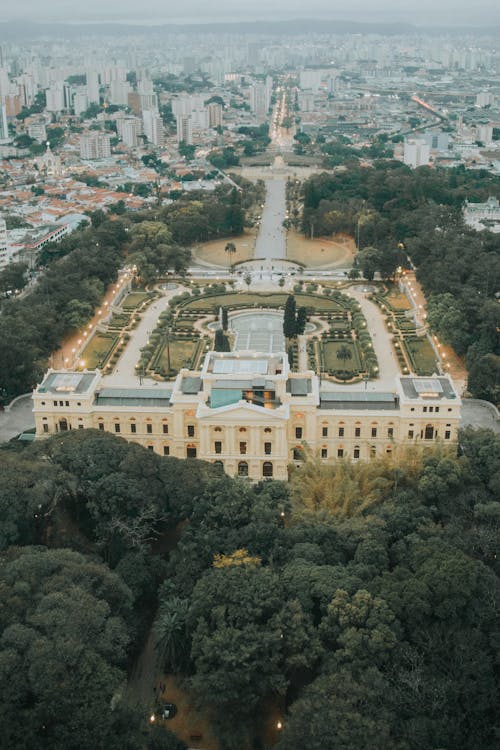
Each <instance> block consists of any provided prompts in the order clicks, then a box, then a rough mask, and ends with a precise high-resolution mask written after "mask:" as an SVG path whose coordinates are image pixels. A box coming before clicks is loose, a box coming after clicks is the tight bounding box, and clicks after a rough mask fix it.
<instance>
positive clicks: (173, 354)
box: [156, 339, 198, 372]
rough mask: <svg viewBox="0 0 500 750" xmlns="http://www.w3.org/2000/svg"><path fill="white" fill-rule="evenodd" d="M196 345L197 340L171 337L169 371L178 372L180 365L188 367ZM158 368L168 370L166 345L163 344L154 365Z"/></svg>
mask: <svg viewBox="0 0 500 750" xmlns="http://www.w3.org/2000/svg"><path fill="white" fill-rule="evenodd" d="M197 346H198V340H196V341H188V340H183V339H182V340H178V339H171V341H170V368H171V371H172V370H175V371H176V372H178V371H179V370H180V369H181V367H190V365H191V360H192V358H193V354H194V353H195V350H196V347H197ZM156 367H157V369H158V370H162V371H164V372H168V356H167V347H166V345H164V346H163V349H162V352H161V355H160V357H159V358H158V360H157V365H156Z"/></svg>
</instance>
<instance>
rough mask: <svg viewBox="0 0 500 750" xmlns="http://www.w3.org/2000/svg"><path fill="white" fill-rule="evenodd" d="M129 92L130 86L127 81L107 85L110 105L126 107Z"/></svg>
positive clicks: (114, 81)
mask: <svg viewBox="0 0 500 750" xmlns="http://www.w3.org/2000/svg"><path fill="white" fill-rule="evenodd" d="M130 91H131V86H130V83H129V82H128V81H116V80H113V81H111V83H110V84H109V101H110V104H118V105H120V106H127V104H128V95H129V93H130Z"/></svg>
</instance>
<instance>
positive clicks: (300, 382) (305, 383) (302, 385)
mask: <svg viewBox="0 0 500 750" xmlns="http://www.w3.org/2000/svg"><path fill="white" fill-rule="evenodd" d="M286 390H287V393H291V394H292V396H307V395H308V394H309V393H312V382H311V378H289V380H287V383H286Z"/></svg>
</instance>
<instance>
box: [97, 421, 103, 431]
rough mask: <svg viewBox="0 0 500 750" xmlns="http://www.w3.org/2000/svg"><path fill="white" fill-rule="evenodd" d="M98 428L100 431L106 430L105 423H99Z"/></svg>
mask: <svg viewBox="0 0 500 750" xmlns="http://www.w3.org/2000/svg"><path fill="white" fill-rule="evenodd" d="M98 427H99V429H100V430H104V422H99V425H98Z"/></svg>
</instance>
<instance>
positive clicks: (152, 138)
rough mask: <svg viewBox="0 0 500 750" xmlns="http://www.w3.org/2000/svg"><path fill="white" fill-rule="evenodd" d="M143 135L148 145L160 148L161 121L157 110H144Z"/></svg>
mask: <svg viewBox="0 0 500 750" xmlns="http://www.w3.org/2000/svg"><path fill="white" fill-rule="evenodd" d="M142 123H143V128H144V135H145V136H146V138H147V139H148V141H149V142H150V143H153V144H154V145H155V146H162V145H163V142H164V138H165V136H164V132H163V120H162V119H161V117H160V113H159V112H158V110H157V109H145V110H143V113H142Z"/></svg>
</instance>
